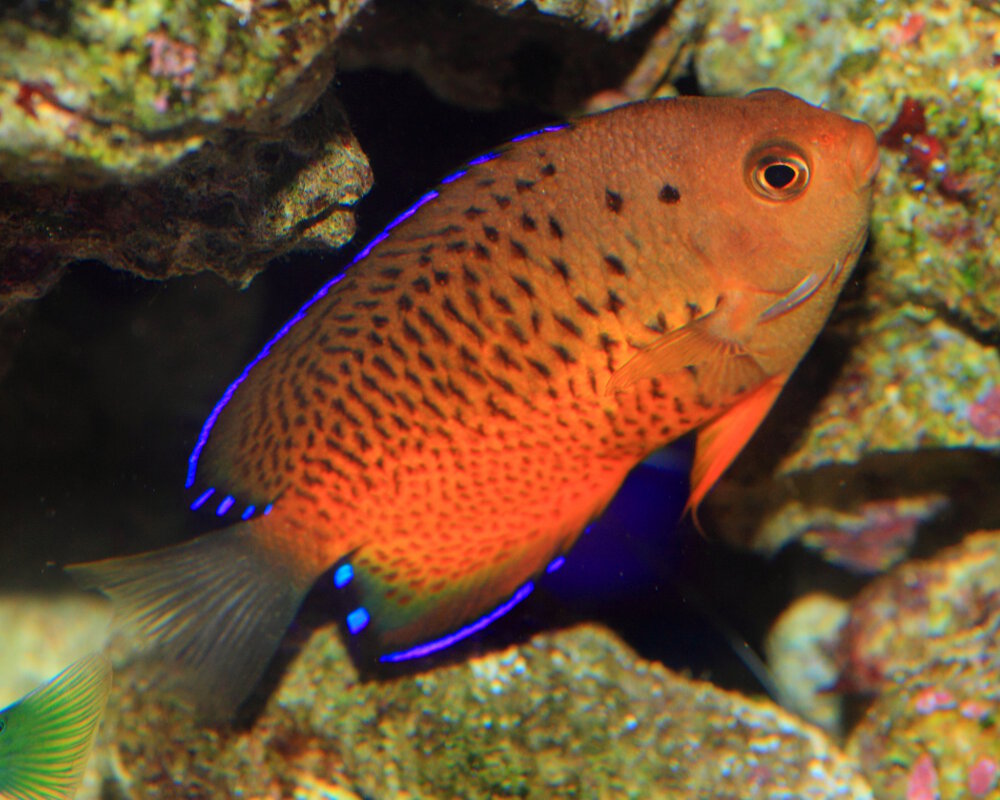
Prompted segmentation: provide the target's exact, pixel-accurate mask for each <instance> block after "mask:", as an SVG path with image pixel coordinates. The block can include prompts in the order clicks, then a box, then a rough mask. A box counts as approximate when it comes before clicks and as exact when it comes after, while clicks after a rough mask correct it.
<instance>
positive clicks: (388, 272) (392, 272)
mask: <svg viewBox="0 0 1000 800" xmlns="http://www.w3.org/2000/svg"><path fill="white" fill-rule="evenodd" d="M402 274H403V270H401V269H400V268H399V267H385V268H383V269H381V270H379V275H381V276H382V277H383V278H388V279H389V280H390V281H394V280H396V278H398V277H399V276H400V275H402Z"/></svg>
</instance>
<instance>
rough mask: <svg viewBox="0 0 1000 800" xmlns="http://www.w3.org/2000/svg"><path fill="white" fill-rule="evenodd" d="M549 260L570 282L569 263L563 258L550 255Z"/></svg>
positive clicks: (565, 279)
mask: <svg viewBox="0 0 1000 800" xmlns="http://www.w3.org/2000/svg"><path fill="white" fill-rule="evenodd" d="M549 262H550V263H551V264H552V266H553V267H555V270H556V272H558V273H559V274H560V275H562V278H563V280H564V281H566V282H567V283H569V278H570V275H569V265H568V264H567V263H566V262H565V261H563V260H562V259H561V258H552V257H551V256H549Z"/></svg>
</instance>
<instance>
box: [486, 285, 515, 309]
mask: <svg viewBox="0 0 1000 800" xmlns="http://www.w3.org/2000/svg"><path fill="white" fill-rule="evenodd" d="M490 300H492V301H493V302H494V303H496V305H497V307H498V308H499V309H500V310H501V311H503V312H504V313H505V314H513V313H514V307H513V306H512V305H511V303H510V300H509V299H507V297H506V296H505V295H502V294H498V293H497V292H496V291H495V290H493V289H490Z"/></svg>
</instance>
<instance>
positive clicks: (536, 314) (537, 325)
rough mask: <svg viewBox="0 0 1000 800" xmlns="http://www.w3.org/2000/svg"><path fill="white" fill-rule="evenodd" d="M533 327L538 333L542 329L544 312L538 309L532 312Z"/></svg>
mask: <svg viewBox="0 0 1000 800" xmlns="http://www.w3.org/2000/svg"><path fill="white" fill-rule="evenodd" d="M531 329H532V330H533V331H534V332H535V333H538V332H539V331H541V329H542V314H541V312H540V311H538V309H534V310H532V312H531Z"/></svg>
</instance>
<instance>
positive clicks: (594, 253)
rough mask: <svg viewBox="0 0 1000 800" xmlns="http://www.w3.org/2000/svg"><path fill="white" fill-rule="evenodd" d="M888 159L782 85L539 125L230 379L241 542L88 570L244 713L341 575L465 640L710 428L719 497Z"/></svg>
mask: <svg viewBox="0 0 1000 800" xmlns="http://www.w3.org/2000/svg"><path fill="white" fill-rule="evenodd" d="M877 170H878V151H877V146H876V142H875V137H874V135H873V133H872V131H871V129H870V128H869V127H868V126H867V125H865V124H863V123H860V122H855V121H852V120H849V119H846V118H844V117H841V116H839V115H837V114H833V113H831V112H828V111H823V110H821V109H818V108H815V107H813V106H811V105H809V104H807V103H805V102H803V101H802V100H799V99H798V98H796V97H793V96H792V95H789V94H786V93H785V92H782V91H777V90H765V91H759V92H754V93H753V94H750V95H748V96H747V97H745V98H690V97H685V98H679V99H671V100H654V101H649V102H642V103H636V104H633V105H628V106H624V107H621V108H617V109H614V110H612V111H608V112H605V113H602V114H597V115H594V116H590V117H586V118H583V119H580V120H578V121H575V122H573V123H570V124H568V125H560V126H554V127H551V128H546V129H545V130H543V131H539V132H537V133H535V134H529V135H526V136H521V137H518V138H516V139H514V140H513V141H512V142H511V143H510V144H508V145H507V146H505V147H502V148H500V149H498V150H497V151H496V152H493V153H489V154H487V155H485V156H482V157H480V158H478V159H475V160H474V161H472V162H471V163H470V164H468V165H467V166H466V167H465V168H464V169H462V170H460V171H459V172H456V173H455V174H454V175H451V176H449V177H448V178H446V179H445V180H444V181H442V183H441V185H440V186H438V188H436V189H434V190H433V191H431V192H428V193H427V194H426V195H424V196H423V197H422V198H421V199H420V200H419V201H418V202H417V203H416V205H415V206H413V207H412V208H411V209H409V210H408V211H406V212H405V213H404V214H403V215H401V216H400V217H399V218H398V219H397V220H396V221H395V222H393V223H392V224H391V225H390V226H389V228H388V229H387V230H386V231H385V232H384V233H383V234H382V235H380V236H379V237H377V238H376V239H375V241H374V242H372V243H371V244H370V245H369V246H368V247H367V248H365V250H364V251H363V252H362V253H361V254H360V255H359V256H358V258H356V259H355V261H354V263H353V264H352V265H351V266H350V268H348V269H347V271H346V272H345V273H344V274H342V275H339V276H338V277H336V278H334V279H333V280H331V281H330V282H329V283H328V284H327V285H326V286H324V287H323V288H322V289H321V290H320V291H319V292H318V293H317V294H316V295H315V296H314V297H313V298H312V299H311V300H309V301H308V302H307V303H306V304H305V306H303V308H302V309H301V310H300V311H299V312H298V313H297V314H296V315H295V316H294V317H293V318H292V319H291V320H290V321H289V322H288V323H287V324H286V325H285V326H284V327H283V328H282V329H281V330H280V331H279V332H278V333H277V334H276V335H275V336H274V337H273V338H272V339H271V340H270V341H269V342H267V344H266V345H265V346H264V348H263V350H262V351H261V353H260V354H259V355H258V356H257V357H256V358H255V359H254V360H253V361H252V362H251V363H250V365H249V366H248V367H247V368H246V369H245V370H244V371H243V373H242V374H241V375H239V377H238V378H237V379H236V380H235V382H234V383H233V384H232V385H231V386H230V387H229V389H228V390H227V391H226V392H225V394H224V395H223V397H222V399H221V400H220V401H219V403H218V404H217V405H216V406H215V408H214V409H213V411H212V413H211V415H210V416H209V418H208V421H207V422H206V423H205V426H204V428H203V429H202V432H201V436H200V437H199V439H198V442H197V444H196V446H195V449H194V452H193V454H192V456H191V460H190V464H189V472H188V486H189V487H190V488H191V490H192V492H193V493H194V494H193V495H192V496H193V497H195V498H196V499H195V500H194V503H193V506H192V507H194V508H198V507H205V508H210V509H212V510H214V512H215V513H216V514H217V515H218V516H219V517H222V518H225V519H227V520H232V521H233V523H234V524H233V525H232V526H231V527H229V528H226V529H225V530H223V531H220V532H217V533H212V534H209V535H207V536H204V537H201V538H199V539H196V540H194V541H191V542H188V543H185V544H182V545H179V546H177V547H172V548H168V549H166V550H162V551H158V552H154V553H147V554H143V555H138V556H131V557H126V558H121V559H112V560H108V561H102V562H97V563H93V564H85V565H77V566H74V567H71V571H72V572H73V573H74V574H75V575H76V576H77V578H79V579H80V581H81V582H82V583H83V584H84V585H87V586H92V587H97V588H99V589H101V590H102V591H103V592H105V593H106V594H107V595H109V596H110V597H111V598H112V600H113V601H114V602H115V603H116V605H117V612H118V617H119V621H120V623H121V624H122V625H125V626H126V627H129V628H131V629H132V631H133V632H134V633H137V634H139V636H140V637H141V641H142V642H143V644H144V646H147V647H149V648H152V650H153V651H154V652H155V653H157V654H158V655H159V656H161V657H163V658H164V659H165V660H166V661H167V663H173V664H175V665H180V666H181V667H184V668H187V669H188V670H190V671H191V675H192V681H193V682H195V683H196V684H197V688H198V689H199V694H200V699H201V701H202V702H203V703H205V704H207V705H208V706H210V707H211V708H214V709H215V710H217V711H220V710H221V711H224V710H225V709H227V708H228V707H231V706H232V705H233V704H235V703H237V702H239V701H240V700H241V699H242V698H243V697H244V696H245V695H246V693H247V692H248V691H249V690H250V689H251V688H252V686H253V684H254V683H255V682H256V681H257V679H258V678H259V676H260V674H261V672H262V670H263V668H264V667H265V666H266V664H267V662H268V660H269V659H270V657H271V655H272V653H273V651H274V649H275V647H276V646H277V644H278V642H279V640H280V638H281V636H282V634H283V632H284V631H285V629H286V627H287V626H288V624H289V623H290V621H291V620H292V618H293V617H294V615H295V613H296V610H297V608H298V606H299V604H300V602H301V599H302V597H303V595H304V594H305V593H306V591H307V590H308V589H309V588H310V587H311V586H312V585H313V583H314V582H315V581H316V580H317V579H318V577H319V576H320V575H322V574H323V573H325V572H328V571H330V572H331V575H332V579H333V582H334V584H335V585H336V587H337V589H338V590H340V591H341V592H342V594H343V597H344V603H345V606H344V607H345V615H344V619H343V624H344V627H345V628H346V630H347V635H349V636H351V637H353V638H354V639H355V641H357V642H361V643H362V644H363V648H362V649H367V650H368V651H369V652H372V653H375V654H377V655H378V657H379V658H380V659H382V660H383V661H398V660H404V659H407V658H412V657H417V656H421V655H424V654H426V653H429V652H433V651H434V650H437V649H440V648H441V647H444V646H445V645H447V644H450V643H451V642H452V641H454V640H456V639H458V638H461V637H463V636H465V635H468V634H469V633H471V632H473V631H475V630H478V629H479V628H481V627H483V626H484V625H485V624H487V623H488V622H489V621H491V620H492V619H494V618H495V617H496V616H498V615H499V614H500V613H503V612H504V611H505V610H507V609H508V608H510V607H511V606H512V605H514V604H515V603H516V602H518V601H519V600H521V599H523V597H525V596H526V595H527V594H528V593H530V592H531V590H532V587H533V585H534V583H533V581H534V580H535V579H536V578H537V576H539V575H540V574H543V573H544V572H545V570H546V568H547V567H550V568H551V567H553V566H554V565H558V564H559V563H561V558H562V555H563V554H564V553H566V552H567V551H568V550H569V548H570V547H571V546H572V545H573V542H574V541H575V540H576V538H577V536H578V535H579V534H580V532H581V530H583V528H584V527H585V526H586V525H587V524H588V522H589V521H590V520H592V519H594V517H595V516H597V515H598V514H600V513H601V511H602V509H603V508H604V507H605V506H606V505H607V503H608V502H609V501H610V500H611V498H612V496H613V495H614V494H615V492H616V491H617V489H618V487H619V485H620V484H621V483H622V480H623V479H624V478H625V476H626V474H627V473H628V472H629V470H630V469H632V467H634V466H635V465H636V464H637V463H638V462H639V461H641V460H642V459H643V458H645V457H646V456H647V455H649V454H650V453H651V452H652V451H653V450H655V449H657V448H659V447H661V446H662V445H664V444H666V443H667V442H669V441H671V440H673V439H675V438H677V437H678V436H681V435H683V434H685V433H687V432H689V431H692V430H695V429H697V431H698V436H697V445H696V455H695V463H694V467H693V473H692V487H693V489H692V495H691V499H690V502H689V506H690V507H692V508H694V507H697V505H698V503H699V502H700V501H701V500H702V498H703V497H704V496H705V493H706V492H707V491H708V490H709V488H710V487H711V486H712V485H713V484H714V483H715V482H716V480H718V478H719V476H720V475H721V474H722V472H723V471H724V470H725V469H726V467H727V466H728V465H729V464H730V463H731V462H732V460H733V459H734V458H735V457H736V455H737V453H739V451H740V450H741V449H742V447H743V445H744V444H745V443H746V442H747V440H748V439H749V438H750V436H751V434H752V433H753V431H754V430H755V429H756V427H757V426H758V424H759V423H760V421H761V420H762V419H763V417H764V416H765V414H766V413H767V411H768V409H769V408H770V407H771V405H772V403H773V402H774V399H775V397H776V396H777V395H778V393H779V392H780V390H781V387H782V386H783V385H784V383H785V381H786V380H787V378H788V376H789V374H790V373H791V372H792V370H793V369H794V368H795V366H796V364H797V363H798V362H799V360H800V359H801V358H802V356H803V354H804V353H805V352H806V350H807V349H808V348H809V346H810V344H811V343H812V341H813V339H814V338H815V336H816V334H817V333H818V332H819V330H820V328H821V327H822V325H823V324H824V322H825V320H826V318H827V316H828V314H829V313H830V309H831V307H832V306H833V304H834V301H835V300H836V297H837V295H838V293H839V292H840V289H841V287H842V286H843V285H844V281H845V280H846V279H847V276H848V275H849V274H850V272H851V269H852V268H853V266H854V263H855V261H856V259H857V256H858V253H859V251H860V250H861V247H862V245H863V243H864V241H865V237H866V234H867V226H868V216H869V210H870V203H871V197H872V183H873V180H874V177H875V174H876V172H877Z"/></svg>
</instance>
